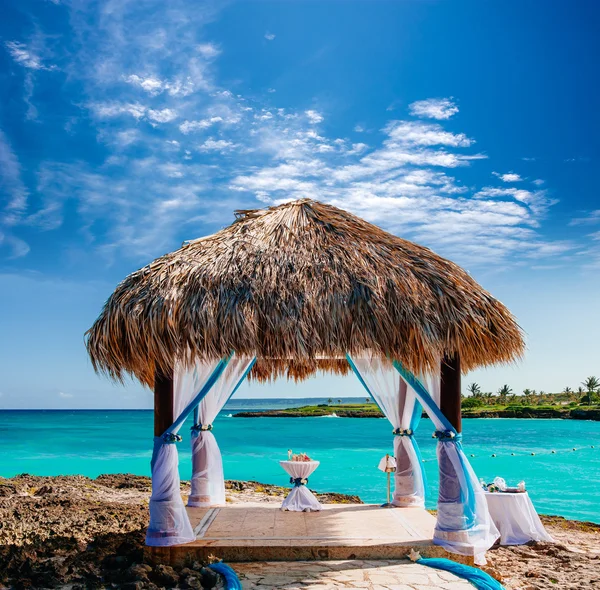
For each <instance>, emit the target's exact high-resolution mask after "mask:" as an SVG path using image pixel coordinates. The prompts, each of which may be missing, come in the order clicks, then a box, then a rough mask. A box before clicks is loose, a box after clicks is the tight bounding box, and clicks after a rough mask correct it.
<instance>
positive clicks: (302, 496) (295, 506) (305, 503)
mask: <svg viewBox="0 0 600 590" xmlns="http://www.w3.org/2000/svg"><path fill="white" fill-rule="evenodd" d="M279 464H280V465H281V466H282V467H283V468H284V469H285V470H286V471H287V472H288V473H289V474H290V477H293V478H294V479H296V478H299V477H300V478H302V479H308V476H309V475H310V474H311V473H312V472H313V471H314V470H315V469H316V468H317V467H318V466H319V462H318V461H279ZM321 508H322V506H321V504H319V501H318V500H317V499H316V498H315V496H314V494H313V493H312V492H311V491H310V490H309V489H308V488H307V487H306V486H305V485H300V486H294V487H293V488H292V491H291V492H290V493H289V494H288V495H287V498H286V499H285V500H284V501H283V504H282V505H281V509H282V510H290V511H292V512H315V511H317V510H321Z"/></svg>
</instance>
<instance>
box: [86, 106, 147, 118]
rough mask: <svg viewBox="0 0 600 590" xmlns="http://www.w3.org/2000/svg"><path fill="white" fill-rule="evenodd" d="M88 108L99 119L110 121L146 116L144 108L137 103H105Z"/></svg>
mask: <svg viewBox="0 0 600 590" xmlns="http://www.w3.org/2000/svg"><path fill="white" fill-rule="evenodd" d="M89 108H90V109H91V110H92V111H93V112H94V114H95V115H96V116H97V117H99V118H100V119H112V118H113V117H120V116H122V115H131V116H132V117H134V118H135V119H141V118H142V117H143V116H144V115H145V114H146V107H145V106H144V105H142V104H140V103H139V102H135V103H131V102H130V103H122V102H106V103H92V104H90V105H89Z"/></svg>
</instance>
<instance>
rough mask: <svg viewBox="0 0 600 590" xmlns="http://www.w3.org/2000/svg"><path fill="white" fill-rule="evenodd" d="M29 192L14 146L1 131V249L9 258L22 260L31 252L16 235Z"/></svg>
mask: <svg viewBox="0 0 600 590" xmlns="http://www.w3.org/2000/svg"><path fill="white" fill-rule="evenodd" d="M28 198H29V190H28V189H27V187H26V186H25V183H24V182H23V179H22V171H21V164H20V162H19V159H18V158H17V156H16V155H15V153H14V151H13V149H12V146H11V144H10V142H9V140H8V138H7V137H6V135H5V134H4V132H3V131H2V130H0V203H3V204H4V205H3V208H2V209H0V247H2V246H5V247H6V248H7V249H8V252H9V256H10V257H12V258H20V257H21V256H25V255H26V254H27V253H28V252H29V245H28V244H27V243H26V242H25V241H24V240H22V239H21V238H19V237H17V236H16V235H15V234H14V226H16V225H17V224H18V223H19V222H20V221H21V220H22V219H23V217H24V215H25V212H26V209H27V204H28Z"/></svg>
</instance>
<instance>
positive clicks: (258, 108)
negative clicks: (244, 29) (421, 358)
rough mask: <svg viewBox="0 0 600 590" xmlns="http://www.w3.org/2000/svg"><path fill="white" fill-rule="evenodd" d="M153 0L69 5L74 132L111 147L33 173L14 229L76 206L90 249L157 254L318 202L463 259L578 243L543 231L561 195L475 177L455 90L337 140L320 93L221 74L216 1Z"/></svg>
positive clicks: (16, 182) (56, 220)
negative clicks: (281, 96) (212, 26)
mask: <svg viewBox="0 0 600 590" xmlns="http://www.w3.org/2000/svg"><path fill="white" fill-rule="evenodd" d="M149 1H150V4H149V5H148V4H146V3H145V4H144V6H143V7H141V6H140V5H138V4H137V3H134V2H117V3H112V4H110V5H90V7H88V8H85V9H77V10H71V21H72V23H73V27H74V30H75V31H76V35H77V37H78V39H79V44H78V48H79V49H78V50H77V51H75V52H74V53H73V55H72V57H71V59H70V60H69V62H68V65H65V66H64V67H65V71H66V73H67V75H68V76H69V79H70V80H72V81H76V82H77V84H80V85H81V86H82V87H83V89H84V90H83V98H82V100H81V101H80V103H79V107H80V109H81V114H80V116H79V117H77V118H76V120H75V121H74V122H73V125H72V128H70V133H72V134H76V133H77V132H78V131H79V130H80V129H83V130H84V131H88V130H89V128H90V127H91V128H92V129H93V130H94V132H95V138H96V139H97V141H98V146H97V151H96V153H95V156H94V159H93V161H92V160H90V161H86V160H85V159H84V158H82V159H81V160H79V159H73V158H71V159H69V160H67V161H61V160H60V159H56V160H53V159H47V160H46V161H42V162H41V163H39V164H38V165H37V166H36V169H35V170H31V171H30V174H32V175H34V177H35V181H34V183H35V193H36V194H35V197H36V198H35V200H34V199H31V202H32V203H33V202H34V201H35V207H33V208H32V210H31V211H30V210H27V211H25V210H23V211H20V212H19V213H18V214H17V215H16V217H15V220H16V221H15V225H19V224H25V223H26V224H27V225H28V227H29V228H37V229H38V230H40V231H53V230H55V229H57V228H60V227H61V226H62V225H63V224H64V223H65V218H66V214H67V211H68V212H69V213H70V214H72V215H76V216H77V219H78V222H79V223H78V228H79V229H78V231H79V235H80V239H81V240H82V243H84V244H85V248H86V252H94V253H95V254H96V255H100V256H102V257H104V258H105V259H106V260H108V261H111V260H113V259H114V258H116V257H121V256H123V255H127V256H131V257H133V258H136V259H138V258H140V259H141V258H143V259H144V260H147V259H148V257H151V256H153V255H157V254H160V253H162V252H164V251H166V250H168V249H170V248H172V247H173V243H174V242H176V241H178V240H179V239H182V237H189V238H195V237H197V236H198V235H199V234H201V233H202V232H204V231H206V230H207V229H212V228H213V227H214V226H215V225H217V226H218V225H223V224H224V223H226V222H227V221H229V220H230V219H231V211H232V210H233V209H235V208H243V207H249V206H250V207H251V206H255V205H259V204H261V203H266V204H273V203H280V202H283V201H286V200H290V199H295V198H299V197H311V198H317V199H319V200H322V201H325V202H329V203H332V204H335V205H337V206H340V207H343V208H346V209H349V210H351V211H353V212H355V213H357V214H359V215H361V216H363V217H365V218H366V219H368V220H370V221H372V222H374V223H377V224H379V225H381V226H382V227H384V228H386V229H388V230H390V231H393V232H396V233H397V234H399V235H402V236H403V237H406V238H408V239H414V240H416V241H420V242H422V243H424V244H425V245H428V246H431V247H434V248H435V249H436V250H438V251H439V252H440V253H441V254H443V255H447V256H450V257H452V258H454V259H456V260H457V261H458V262H463V263H468V264H473V265H474V264H485V265H490V264H494V265H502V264H504V263H505V262H506V261H515V260H518V261H520V262H523V263H530V261H531V260H533V259H535V260H536V264H543V259H544V257H548V258H553V261H555V259H556V258H557V257H559V256H561V255H562V254H563V253H565V252H567V253H568V252H570V251H571V250H572V248H573V244H570V243H567V242H559V241H556V240H553V239H552V238H548V237H546V236H545V235H544V233H543V224H544V220H545V216H546V215H547V213H548V211H549V209H550V208H551V207H552V205H553V204H554V203H555V202H556V201H555V199H554V198H553V197H552V196H551V192H550V191H549V190H542V189H540V188H539V186H535V184H534V186H535V190H525V189H521V190H518V189H517V188H516V187H512V186H507V185H506V184H503V185H501V186H500V187H493V186H484V187H476V186H472V180H469V181H468V183H465V182H464V181H463V180H461V177H463V174H464V173H463V170H464V169H468V168H470V167H476V166H477V167H482V174H483V175H484V176H489V174H490V171H489V167H488V166H489V165H488V164H487V163H486V160H487V155H486V153H485V151H484V147H483V148H481V147H479V146H478V148H479V149H476V148H475V146H476V143H475V138H473V137H470V136H469V135H467V134H466V133H463V132H461V131H460V130H457V129H453V130H449V129H448V128H446V125H447V124H446V123H445V121H446V120H448V119H450V118H451V117H452V116H453V115H455V114H456V113H457V112H458V106H457V105H456V103H455V101H454V100H453V99H452V98H438V99H427V100H422V101H417V102H414V103H412V104H411V105H410V106H409V108H408V111H405V110H404V107H402V106H401V105H400V106H399V108H397V109H395V110H394V112H393V115H394V116H393V118H392V117H391V116H390V119H388V120H387V121H386V122H385V123H383V124H379V125H375V124H374V123H373V122H372V121H365V120H362V121H360V123H357V124H356V125H355V126H354V128H353V129H352V128H348V129H347V131H346V132H343V131H342V132H338V133H333V132H331V131H330V130H329V129H328V127H329V126H328V125H326V124H325V123H326V115H327V111H326V110H325V109H323V110H322V109H321V108H318V107H315V105H319V102H318V101H317V98H315V100H314V101H310V102H308V103H306V104H297V105H296V106H295V108H289V107H286V108H280V107H278V105H277V104H276V102H275V101H276V96H277V94H273V93H268V95H267V93H265V95H264V96H263V97H260V96H258V97H257V96H245V95H243V94H242V93H241V92H240V90H239V89H240V88H242V87H243V86H242V85H240V84H239V81H234V82H230V83H223V81H222V79H221V77H220V76H219V65H220V60H221V56H222V55H226V53H227V46H226V45H217V44H215V43H212V42H211V41H210V40H207V39H206V28H205V27H204V25H205V24H206V23H207V22H209V21H210V20H211V18H213V17H214V11H216V10H218V7H217V5H216V4H215V5H210V4H209V5H207V7H206V10H193V9H191V8H190V6H189V4H188V3H186V2H183V1H180V0H172V2H169V4H168V6H166V5H165V4H163V3H161V2H159V1H158V0H149ZM89 11H92V12H94V11H95V12H94V14H92V15H90V14H88V12H89ZM150 13H152V15H153V17H152V19H149V18H147V15H148V14H150ZM267 35H268V36H267ZM267 35H265V38H266V39H267V40H268V41H272V40H273V39H274V38H275V35H274V34H272V33H267ZM39 55H42V54H41V53H40V54H39ZM23 59H26V58H23ZM32 63H36V62H32ZM39 63H40V64H42V65H45V64H47V63H50V62H46V61H44V60H41V61H39ZM26 67H28V68H29V69H30V70H32V68H31V67H29V66H26ZM62 67H63V63H62V62H61V68H62ZM32 71H33V70H32ZM388 114H390V113H388ZM409 115H410V116H412V117H418V119H414V118H412V119H411V118H410V116H409ZM424 119H430V120H429V121H426V120H424ZM327 122H328V121H327ZM78 125H79V126H80V127H78ZM357 133H360V134H362V135H360V136H357V135H356V134H357ZM367 138H368V139H367ZM0 139H2V138H1V137H0ZM5 145H6V146H8V149H6V148H3V147H2V144H1V143H0V166H3V167H4V168H5V169H7V170H9V171H12V172H11V174H12V176H11V174H8V175H6V173H5V174H4V175H3V176H4V177H5V178H4V179H3V180H0V182H4V183H5V184H6V182H9V184H10V188H9V190H10V193H11V194H12V195H13V198H14V199H16V200H15V202H17V203H18V202H19V201H18V199H17V197H18V195H19V194H21V195H23V196H24V198H25V201H24V202H27V201H28V199H27V196H28V193H27V189H26V188H25V184H24V182H23V180H22V173H21V170H20V167H19V163H18V160H16V159H15V158H14V151H13V150H11V147H10V144H9V143H8V142H7V141H5ZM2 150H3V151H2ZM3 154H4V155H3ZM11 156H12V157H11ZM510 175H513V176H518V175H516V174H515V173H513V172H509V173H507V174H503V175H498V178H500V180H502V181H503V182H505V183H508V182H517V179H516V178H514V177H513V178H512V179H510ZM464 177H465V178H472V175H464ZM6 178H8V181H7V180H6ZM520 178H521V177H520V176H519V179H520ZM31 186H32V187H33V184H32V185H31ZM519 186H527V185H519ZM31 190H34V189H33V188H32V189H31ZM16 209H18V208H16ZM16 209H15V210H16ZM5 215H6V213H5ZM5 227H6V224H5ZM9 229H10V228H9ZM5 233H6V235H8V233H7V232H5ZM10 233H11V235H14V232H13V231H11V232H10ZM3 239H4V240H5V241H6V238H3Z"/></svg>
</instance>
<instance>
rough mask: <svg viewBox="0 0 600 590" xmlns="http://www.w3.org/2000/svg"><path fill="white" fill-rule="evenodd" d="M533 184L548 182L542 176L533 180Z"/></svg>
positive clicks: (539, 184) (538, 184)
mask: <svg viewBox="0 0 600 590" xmlns="http://www.w3.org/2000/svg"><path fill="white" fill-rule="evenodd" d="M531 182H532V183H533V184H535V186H542V185H544V184H546V181H545V180H542V179H541V178H536V179H535V180H532V181H531Z"/></svg>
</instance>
